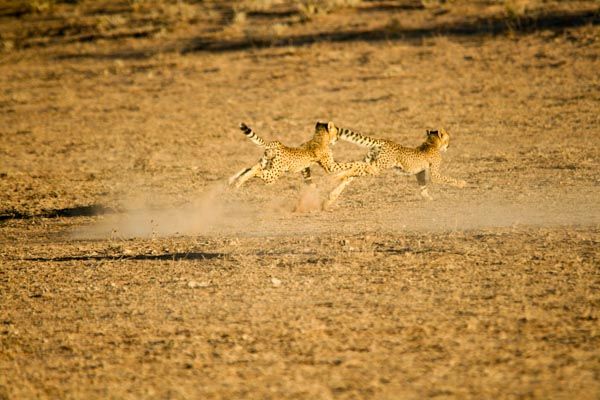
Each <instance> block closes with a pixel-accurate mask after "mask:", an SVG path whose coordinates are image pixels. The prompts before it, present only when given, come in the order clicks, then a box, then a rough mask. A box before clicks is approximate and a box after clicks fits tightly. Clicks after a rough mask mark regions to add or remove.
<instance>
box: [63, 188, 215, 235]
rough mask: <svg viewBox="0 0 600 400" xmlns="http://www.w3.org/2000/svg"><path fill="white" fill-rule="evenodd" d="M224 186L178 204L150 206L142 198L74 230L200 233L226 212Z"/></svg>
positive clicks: (121, 232)
mask: <svg viewBox="0 0 600 400" xmlns="http://www.w3.org/2000/svg"><path fill="white" fill-rule="evenodd" d="M224 191H225V188H224V187H223V186H216V187H213V188H210V189H209V190H207V191H206V192H204V193H202V194H201V195H200V196H199V197H198V198H197V199H195V200H194V201H193V202H191V203H190V204H187V205H185V206H181V207H161V206H156V205H153V206H152V207H150V206H147V205H146V204H144V203H145V202H144V201H143V200H141V199H139V198H138V199H135V200H131V201H129V202H128V203H130V204H127V205H126V207H125V208H126V210H125V211H124V212H122V213H119V214H112V215H106V216H103V217H102V218H101V219H99V221H97V222H96V223H94V224H92V225H88V226H84V227H81V228H78V229H77V230H76V231H75V232H73V236H74V237H77V238H105V237H122V238H128V237H153V236H172V235H189V234H203V233H207V232H209V231H211V229H213V227H214V226H215V225H217V224H219V223H220V222H221V221H222V220H223V217H224V215H225V213H226V207H225V205H224V204H223V202H222V201H221V197H222V196H223V193H224Z"/></svg>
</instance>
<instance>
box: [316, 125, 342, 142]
mask: <svg viewBox="0 0 600 400" xmlns="http://www.w3.org/2000/svg"><path fill="white" fill-rule="evenodd" d="M317 135H321V136H322V137H323V138H325V139H326V142H327V143H328V144H335V142H337V140H338V136H339V133H338V129H337V128H336V126H335V125H334V124H333V122H331V121H329V122H317V124H316V125H315V136H317Z"/></svg>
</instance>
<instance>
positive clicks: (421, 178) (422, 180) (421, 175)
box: [417, 169, 433, 200]
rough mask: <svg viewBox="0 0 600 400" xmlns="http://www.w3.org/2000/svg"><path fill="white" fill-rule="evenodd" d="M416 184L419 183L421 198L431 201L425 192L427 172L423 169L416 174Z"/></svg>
mask: <svg viewBox="0 0 600 400" xmlns="http://www.w3.org/2000/svg"><path fill="white" fill-rule="evenodd" d="M417 182H418V183H419V192H420V194H421V197H423V198H424V199H426V200H433V199H432V198H431V196H430V195H429V192H428V191H427V170H426V169H424V170H423V171H421V172H418V173H417Z"/></svg>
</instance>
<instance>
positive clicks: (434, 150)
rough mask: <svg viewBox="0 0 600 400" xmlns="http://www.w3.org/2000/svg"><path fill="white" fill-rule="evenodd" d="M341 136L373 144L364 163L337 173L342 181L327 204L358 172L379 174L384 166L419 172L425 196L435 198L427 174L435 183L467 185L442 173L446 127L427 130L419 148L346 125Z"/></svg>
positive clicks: (400, 171)
mask: <svg viewBox="0 0 600 400" xmlns="http://www.w3.org/2000/svg"><path fill="white" fill-rule="evenodd" d="M338 131H339V133H338V136H339V137H340V138H341V139H343V140H346V141H348V142H352V143H355V144H358V145H361V146H366V147H369V153H368V154H367V156H366V157H365V165H368V167H365V165H363V164H355V166H354V167H352V168H351V169H348V170H346V171H343V172H341V173H339V174H338V175H337V178H339V179H341V181H342V182H341V183H340V184H339V185H338V186H337V187H336V188H335V189H333V190H332V191H331V193H330V194H329V198H328V199H327V200H325V202H324V204H323V208H328V207H329V206H331V205H332V204H333V203H334V202H335V201H336V200H337V198H338V197H339V196H340V194H341V193H342V191H343V190H344V188H345V187H346V186H348V185H349V184H350V182H352V181H353V180H354V178H355V177H357V176H365V175H378V174H379V173H380V172H381V171H382V170H384V169H389V168H394V169H395V170H396V172H398V173H401V174H404V175H416V176H417V182H418V183H419V188H420V193H421V196H423V197H424V198H426V199H428V200H431V196H430V195H429V193H428V192H427V174H428V172H429V176H430V178H431V182H433V183H443V184H446V185H450V186H455V187H459V188H462V187H464V186H465V185H466V182H465V181H463V180H457V179H454V178H450V177H447V176H444V175H441V174H440V164H441V162H442V156H441V152H443V151H446V150H447V149H448V145H449V141H450V134H449V133H448V132H447V131H446V130H445V129H443V128H442V129H439V130H431V131H430V130H427V138H426V139H425V142H423V143H422V144H421V145H420V146H418V147H416V148H410V147H404V146H401V145H399V144H397V143H394V142H392V141H390V140H385V139H375V138H371V137H368V136H364V135H362V134H360V133H358V132H354V131H351V130H349V129H345V128H338Z"/></svg>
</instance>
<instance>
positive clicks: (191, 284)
mask: <svg viewBox="0 0 600 400" xmlns="http://www.w3.org/2000/svg"><path fill="white" fill-rule="evenodd" d="M187 285H188V287H189V288H190V289H196V288H205V287H209V286H210V283H208V282H198V281H189V282H188V284H187Z"/></svg>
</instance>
